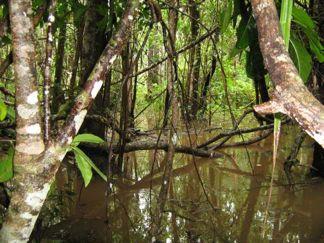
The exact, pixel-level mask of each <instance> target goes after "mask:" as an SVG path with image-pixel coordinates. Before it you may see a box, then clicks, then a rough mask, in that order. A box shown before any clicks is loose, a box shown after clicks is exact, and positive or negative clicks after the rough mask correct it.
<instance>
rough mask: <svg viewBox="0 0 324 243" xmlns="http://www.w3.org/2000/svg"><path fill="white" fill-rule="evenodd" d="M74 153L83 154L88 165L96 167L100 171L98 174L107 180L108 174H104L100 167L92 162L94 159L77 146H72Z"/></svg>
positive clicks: (96, 170)
mask: <svg viewBox="0 0 324 243" xmlns="http://www.w3.org/2000/svg"><path fill="white" fill-rule="evenodd" d="M72 149H73V151H74V153H75V154H76V153H77V154H79V156H81V157H82V158H83V159H84V160H85V161H86V163H88V165H89V166H90V167H91V168H92V169H94V171H95V172H97V173H98V175H99V176H100V177H101V178H102V179H103V180H104V181H107V176H106V175H105V174H103V173H102V172H101V170H99V168H98V167H97V166H96V165H95V164H94V163H93V162H92V160H91V159H90V158H89V157H88V156H87V155H86V154H85V153H84V152H83V151H82V150H81V149H79V148H77V147H72ZM91 176H92V173H91ZM90 179H91V178H90Z"/></svg>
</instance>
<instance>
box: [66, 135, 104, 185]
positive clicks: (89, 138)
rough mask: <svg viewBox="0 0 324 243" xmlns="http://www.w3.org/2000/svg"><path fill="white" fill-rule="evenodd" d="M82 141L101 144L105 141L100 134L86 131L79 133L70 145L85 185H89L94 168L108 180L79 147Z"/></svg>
mask: <svg viewBox="0 0 324 243" xmlns="http://www.w3.org/2000/svg"><path fill="white" fill-rule="evenodd" d="M82 142H85V143H96V144H99V143H103V142H105V141H104V140H103V139H101V138H100V137H98V136H95V135H93V134H88V133H86V134H79V135H77V136H76V137H75V138H74V139H73V142H72V144H71V145H70V150H71V151H73V153H74V155H75V161H76V164H77V166H78V168H79V170H80V172H81V175H82V178H83V180H84V185H85V187H87V186H88V185H89V183H90V181H91V179H92V177H93V173H92V169H93V170H94V171H96V172H97V173H98V175H99V176H100V177H101V178H102V179H103V180H105V181H107V177H106V176H105V175H104V174H103V173H102V172H101V171H100V169H99V168H98V167H97V166H96V165H95V164H94V163H93V161H92V160H91V159H90V158H89V157H88V156H87V155H86V154H85V153H84V152H83V151H82V150H81V149H79V148H78V147H77V146H78V145H79V144H80V143H82Z"/></svg>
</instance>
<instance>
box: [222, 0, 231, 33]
mask: <svg viewBox="0 0 324 243" xmlns="http://www.w3.org/2000/svg"><path fill="white" fill-rule="evenodd" d="M232 12H233V2H232V0H229V1H228V4H227V7H226V8H225V9H224V11H223V12H222V13H221V19H222V25H221V32H222V33H224V32H225V31H226V29H227V27H228V25H229V23H230V21H231V17H232Z"/></svg>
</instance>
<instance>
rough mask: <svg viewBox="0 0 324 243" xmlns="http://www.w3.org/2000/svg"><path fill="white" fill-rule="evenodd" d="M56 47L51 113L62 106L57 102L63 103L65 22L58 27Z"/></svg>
mask: <svg viewBox="0 0 324 243" xmlns="http://www.w3.org/2000/svg"><path fill="white" fill-rule="evenodd" d="M58 38H59V39H58V46H57V51H56V60H55V78H54V87H53V101H55V102H53V103H52V111H53V113H54V114H55V113H57V112H58V110H59V107H60V105H61V104H62V103H61V102H59V101H64V93H63V88H62V86H63V83H62V76H63V68H64V67H63V64H64V52H65V42H66V22H64V23H63V24H62V26H60V32H59V36H58Z"/></svg>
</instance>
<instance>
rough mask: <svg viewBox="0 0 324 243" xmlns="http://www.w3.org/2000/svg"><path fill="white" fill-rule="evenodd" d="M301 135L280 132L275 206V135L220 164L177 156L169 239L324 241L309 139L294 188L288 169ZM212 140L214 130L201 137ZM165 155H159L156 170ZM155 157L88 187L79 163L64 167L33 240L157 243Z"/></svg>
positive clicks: (139, 156)
mask: <svg viewBox="0 0 324 243" xmlns="http://www.w3.org/2000/svg"><path fill="white" fill-rule="evenodd" d="M295 134H296V129H294V128H292V127H290V128H288V129H286V130H284V132H282V137H281V142H280V149H279V155H278V159H277V166H276V171H275V175H274V182H273V191H272V196H271V202H270V205H269V207H267V201H268V193H269V188H270V181H271V168H272V137H268V138H267V139H266V140H263V141H261V142H259V143H257V144H254V145H250V146H247V147H235V148H227V149H223V150H221V152H222V153H224V154H225V156H224V157H223V158H220V159H206V158H198V157H196V158H195V159H194V158H193V157H192V156H189V155H183V154H177V155H176V156H175V159H174V170H173V177H172V182H171V188H170V191H169V199H168V200H167V202H166V206H165V213H164V218H163V222H162V237H161V238H162V239H163V241H164V242H321V241H322V242H324V183H323V181H322V179H319V178H310V177H309V176H308V172H309V167H310V164H311V162H312V151H313V149H312V145H311V142H310V141H308V140H306V141H305V142H304V143H303V146H302V147H301V150H300V152H299V155H298V159H299V161H300V164H299V166H297V167H293V169H292V171H293V172H292V180H291V181H290V183H291V184H290V185H289V182H288V180H287V176H286V174H285V172H284V170H283V162H284V160H285V159H286V157H287V156H288V154H289V151H290V147H291V144H292V143H293V139H294V135H295ZM212 135H213V133H209V132H208V133H206V134H204V137H203V139H202V138H200V139H202V140H201V141H205V140H206V138H209V137H212ZM184 137H185V136H184ZM163 154H164V152H158V155H157V159H156V163H157V164H158V165H161V163H163ZM153 160H154V151H141V152H135V153H129V154H127V155H126V156H125V164H127V167H126V168H125V174H124V176H123V177H122V178H121V177H119V178H118V177H114V181H113V183H112V184H110V185H107V183H106V182H104V181H103V180H102V179H101V178H99V177H97V176H96V177H94V179H93V181H92V182H91V183H90V185H89V186H88V187H87V188H84V186H83V184H82V179H81V177H80V176H78V173H77V171H76V170H75V166H71V165H70V164H69V163H65V164H63V165H62V167H61V168H60V172H59V174H58V176H57V182H56V186H55V189H54V190H53V192H52V193H51V195H50V197H49V200H48V202H47V206H46V207H45V208H44V210H43V212H42V214H41V217H42V221H41V223H39V225H38V229H37V230H36V231H35V232H36V234H35V235H34V237H35V238H37V239H38V240H39V241H40V242H151V239H150V237H149V230H150V225H151V213H154V210H155V209H156V207H157V202H156V201H157V197H158V195H159V189H160V185H161V183H162V182H161V180H162V173H163V171H161V170H160V171H155V172H154V173H153V176H152V175H151V174H150V169H151V165H152V161H153ZM195 164H196V166H195ZM251 167H253V172H252V169H251ZM197 172H198V173H197ZM198 174H199V176H198ZM201 184H203V187H204V190H205V193H204V190H203V188H202V185H201ZM108 187H110V188H111V192H110V195H109V196H108V197H106V196H105V195H106V191H107V188H108ZM206 194H207V195H208V198H207V197H206ZM150 198H151V199H150ZM211 204H212V205H213V207H214V209H213V208H212V207H211ZM107 205H108V206H107ZM42 222H43V223H42ZM41 225H43V226H41ZM44 225H47V227H44ZM263 234H264V237H263Z"/></svg>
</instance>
